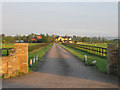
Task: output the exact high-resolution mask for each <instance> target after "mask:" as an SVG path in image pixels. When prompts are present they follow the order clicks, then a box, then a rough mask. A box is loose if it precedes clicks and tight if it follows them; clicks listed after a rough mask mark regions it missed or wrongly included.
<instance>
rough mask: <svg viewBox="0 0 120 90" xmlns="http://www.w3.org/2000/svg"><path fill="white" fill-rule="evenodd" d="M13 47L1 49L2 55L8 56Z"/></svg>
mask: <svg viewBox="0 0 120 90" xmlns="http://www.w3.org/2000/svg"><path fill="white" fill-rule="evenodd" d="M11 49H12V48H2V49H0V51H1V53H2V55H1V56H8V55H9V54H10V50H11Z"/></svg>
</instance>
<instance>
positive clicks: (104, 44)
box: [82, 43, 107, 48]
mask: <svg viewBox="0 0 120 90" xmlns="http://www.w3.org/2000/svg"><path fill="white" fill-rule="evenodd" d="M82 45H91V46H97V47H103V48H107V43H91V44H82Z"/></svg>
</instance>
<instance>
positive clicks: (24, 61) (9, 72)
mask: <svg viewBox="0 0 120 90" xmlns="http://www.w3.org/2000/svg"><path fill="white" fill-rule="evenodd" d="M19 73H24V74H26V73H28V43H15V44H14V48H13V49H12V50H11V52H10V55H9V56H8V57H5V58H2V74H4V75H5V77H6V78H8V77H10V76H17V75H18V74H19Z"/></svg>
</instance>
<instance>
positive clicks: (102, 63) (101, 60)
mask: <svg viewBox="0 0 120 90" xmlns="http://www.w3.org/2000/svg"><path fill="white" fill-rule="evenodd" d="M61 46H62V47H63V48H64V49H66V50H68V51H69V52H71V53H72V54H73V55H75V56H77V57H78V58H79V59H80V60H81V61H84V55H87V61H88V62H87V64H89V63H91V62H92V61H94V60H96V65H95V66H94V68H95V69H96V70H98V71H100V72H104V73H107V57H101V56H95V55H92V54H90V53H88V52H85V51H81V50H77V49H75V48H72V47H68V46H65V45H62V44H61Z"/></svg>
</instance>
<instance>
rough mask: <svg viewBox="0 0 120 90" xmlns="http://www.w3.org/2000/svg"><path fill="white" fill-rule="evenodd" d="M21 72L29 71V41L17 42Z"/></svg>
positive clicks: (17, 55)
mask: <svg viewBox="0 0 120 90" xmlns="http://www.w3.org/2000/svg"><path fill="white" fill-rule="evenodd" d="M14 48H15V49H16V57H17V58H18V60H19V61H18V63H19V68H20V72H24V73H28V43H15V44H14Z"/></svg>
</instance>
